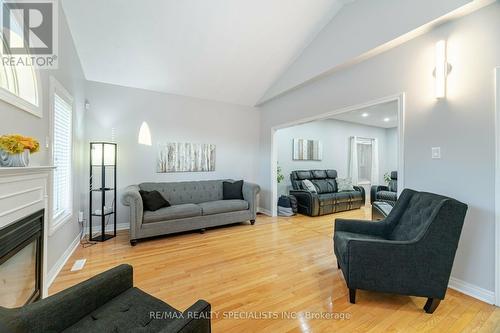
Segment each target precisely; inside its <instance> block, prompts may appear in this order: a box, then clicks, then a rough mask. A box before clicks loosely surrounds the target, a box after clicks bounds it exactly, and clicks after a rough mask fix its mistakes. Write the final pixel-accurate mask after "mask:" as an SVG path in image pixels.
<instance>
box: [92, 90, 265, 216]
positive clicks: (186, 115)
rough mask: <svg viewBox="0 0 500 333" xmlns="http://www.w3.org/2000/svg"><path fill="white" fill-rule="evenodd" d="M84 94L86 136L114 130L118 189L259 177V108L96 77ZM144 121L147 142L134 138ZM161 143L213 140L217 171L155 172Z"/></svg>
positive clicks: (96, 138)
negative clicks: (148, 134)
mask: <svg viewBox="0 0 500 333" xmlns="http://www.w3.org/2000/svg"><path fill="white" fill-rule="evenodd" d="M87 93H88V94H87V95H88V100H89V101H90V103H91V109H90V110H89V111H88V112H87V114H86V116H87V117H86V125H87V140H88V141H99V140H105V141H109V140H111V128H115V130H116V142H117V143H118V179H117V182H118V188H119V189H120V190H119V192H121V189H123V188H124V187H126V186H128V185H132V184H138V183H141V182H148V181H157V182H170V181H184V180H201V179H224V178H233V179H245V180H247V181H253V182H254V181H256V180H257V171H256V170H257V155H258V149H259V121H260V118H259V112H258V110H257V109H255V108H251V107H245V106H238V105H232V104H226V103H218V102H211V101H206V100H201V99H195V98H188V97H181V96H177V95H170V94H164V93H157V92H151V91H147V90H140V89H134V88H125V87H120V86H115V85H109V84H103V83H97V82H88V83H87ZM143 121H146V122H147V123H148V124H149V127H150V129H151V135H152V141H153V146H151V147H148V146H143V145H139V144H138V143H137V137H138V134H139V128H140V126H141V124H142V122H143ZM165 142H192V143H211V144H215V145H216V166H215V172H185V173H162V174H159V173H156V156H157V144H158V143H165ZM128 222H129V216H128V210H126V209H124V207H121V205H119V210H118V223H128Z"/></svg>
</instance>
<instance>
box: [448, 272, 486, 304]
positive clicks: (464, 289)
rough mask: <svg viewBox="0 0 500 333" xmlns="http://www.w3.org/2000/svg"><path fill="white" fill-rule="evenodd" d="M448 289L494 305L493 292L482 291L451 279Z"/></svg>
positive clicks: (479, 288)
mask: <svg viewBox="0 0 500 333" xmlns="http://www.w3.org/2000/svg"><path fill="white" fill-rule="evenodd" d="M448 287H449V288H451V289H455V290H456V291H459V292H461V293H463V294H466V295H469V296H471V297H474V298H476V299H478V300H480V301H483V302H486V303H488V304H495V293H494V292H493V291H491V290H486V289H483V288H481V287H478V286H476V285H473V284H470V283H469V282H465V281H462V280H459V279H457V278H454V277H451V278H450V283H449V284H448Z"/></svg>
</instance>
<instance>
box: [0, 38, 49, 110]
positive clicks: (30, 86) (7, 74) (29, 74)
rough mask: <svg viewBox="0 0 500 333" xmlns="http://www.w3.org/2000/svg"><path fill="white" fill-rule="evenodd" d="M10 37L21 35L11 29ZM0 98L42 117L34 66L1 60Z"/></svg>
mask: <svg viewBox="0 0 500 333" xmlns="http://www.w3.org/2000/svg"><path fill="white" fill-rule="evenodd" d="M11 38H18V39H20V38H21V37H19V35H17V34H16V33H15V32H13V31H11ZM1 42H2V43H3V41H1ZM0 99H2V100H4V101H5V102H7V103H9V104H12V105H14V106H17V107H18V108H21V109H23V110H25V111H28V112H30V113H32V114H34V115H36V116H38V117H42V108H41V106H40V105H41V103H40V98H39V93H38V77H37V72H36V71H35V68H34V67H33V66H22V65H19V66H8V65H6V64H4V63H3V62H2V63H1V64H0Z"/></svg>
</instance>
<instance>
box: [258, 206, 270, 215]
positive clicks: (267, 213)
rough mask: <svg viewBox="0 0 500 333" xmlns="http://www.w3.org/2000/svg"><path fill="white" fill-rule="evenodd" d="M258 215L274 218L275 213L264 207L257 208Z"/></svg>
mask: <svg viewBox="0 0 500 333" xmlns="http://www.w3.org/2000/svg"><path fill="white" fill-rule="evenodd" d="M257 213H260V214H264V215H267V216H271V217H272V216H273V213H272V212H271V211H270V210H269V209H265V208H262V207H257Z"/></svg>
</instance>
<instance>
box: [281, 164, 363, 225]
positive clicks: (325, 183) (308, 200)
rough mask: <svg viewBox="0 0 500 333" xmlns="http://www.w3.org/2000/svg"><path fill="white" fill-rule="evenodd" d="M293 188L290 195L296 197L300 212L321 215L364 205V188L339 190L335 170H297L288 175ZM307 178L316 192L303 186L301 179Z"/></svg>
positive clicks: (356, 187) (355, 187)
mask: <svg viewBox="0 0 500 333" xmlns="http://www.w3.org/2000/svg"><path fill="white" fill-rule="evenodd" d="M290 179H291V181H292V187H293V190H291V191H290V194H291V195H294V196H295V197H296V198H297V202H298V210H299V213H300V214H304V215H309V216H321V215H326V214H332V213H337V212H343V211H346V210H351V209H359V208H361V207H362V206H364V205H365V190H364V189H363V188H362V187H358V186H354V191H346V192H339V191H338V187H337V171H336V170H299V171H292V173H291V175H290ZM305 179H308V180H310V181H311V182H312V183H313V184H314V186H315V187H316V190H317V193H313V192H310V191H308V190H307V189H306V188H304V186H303V183H302V181H303V180H305Z"/></svg>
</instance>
